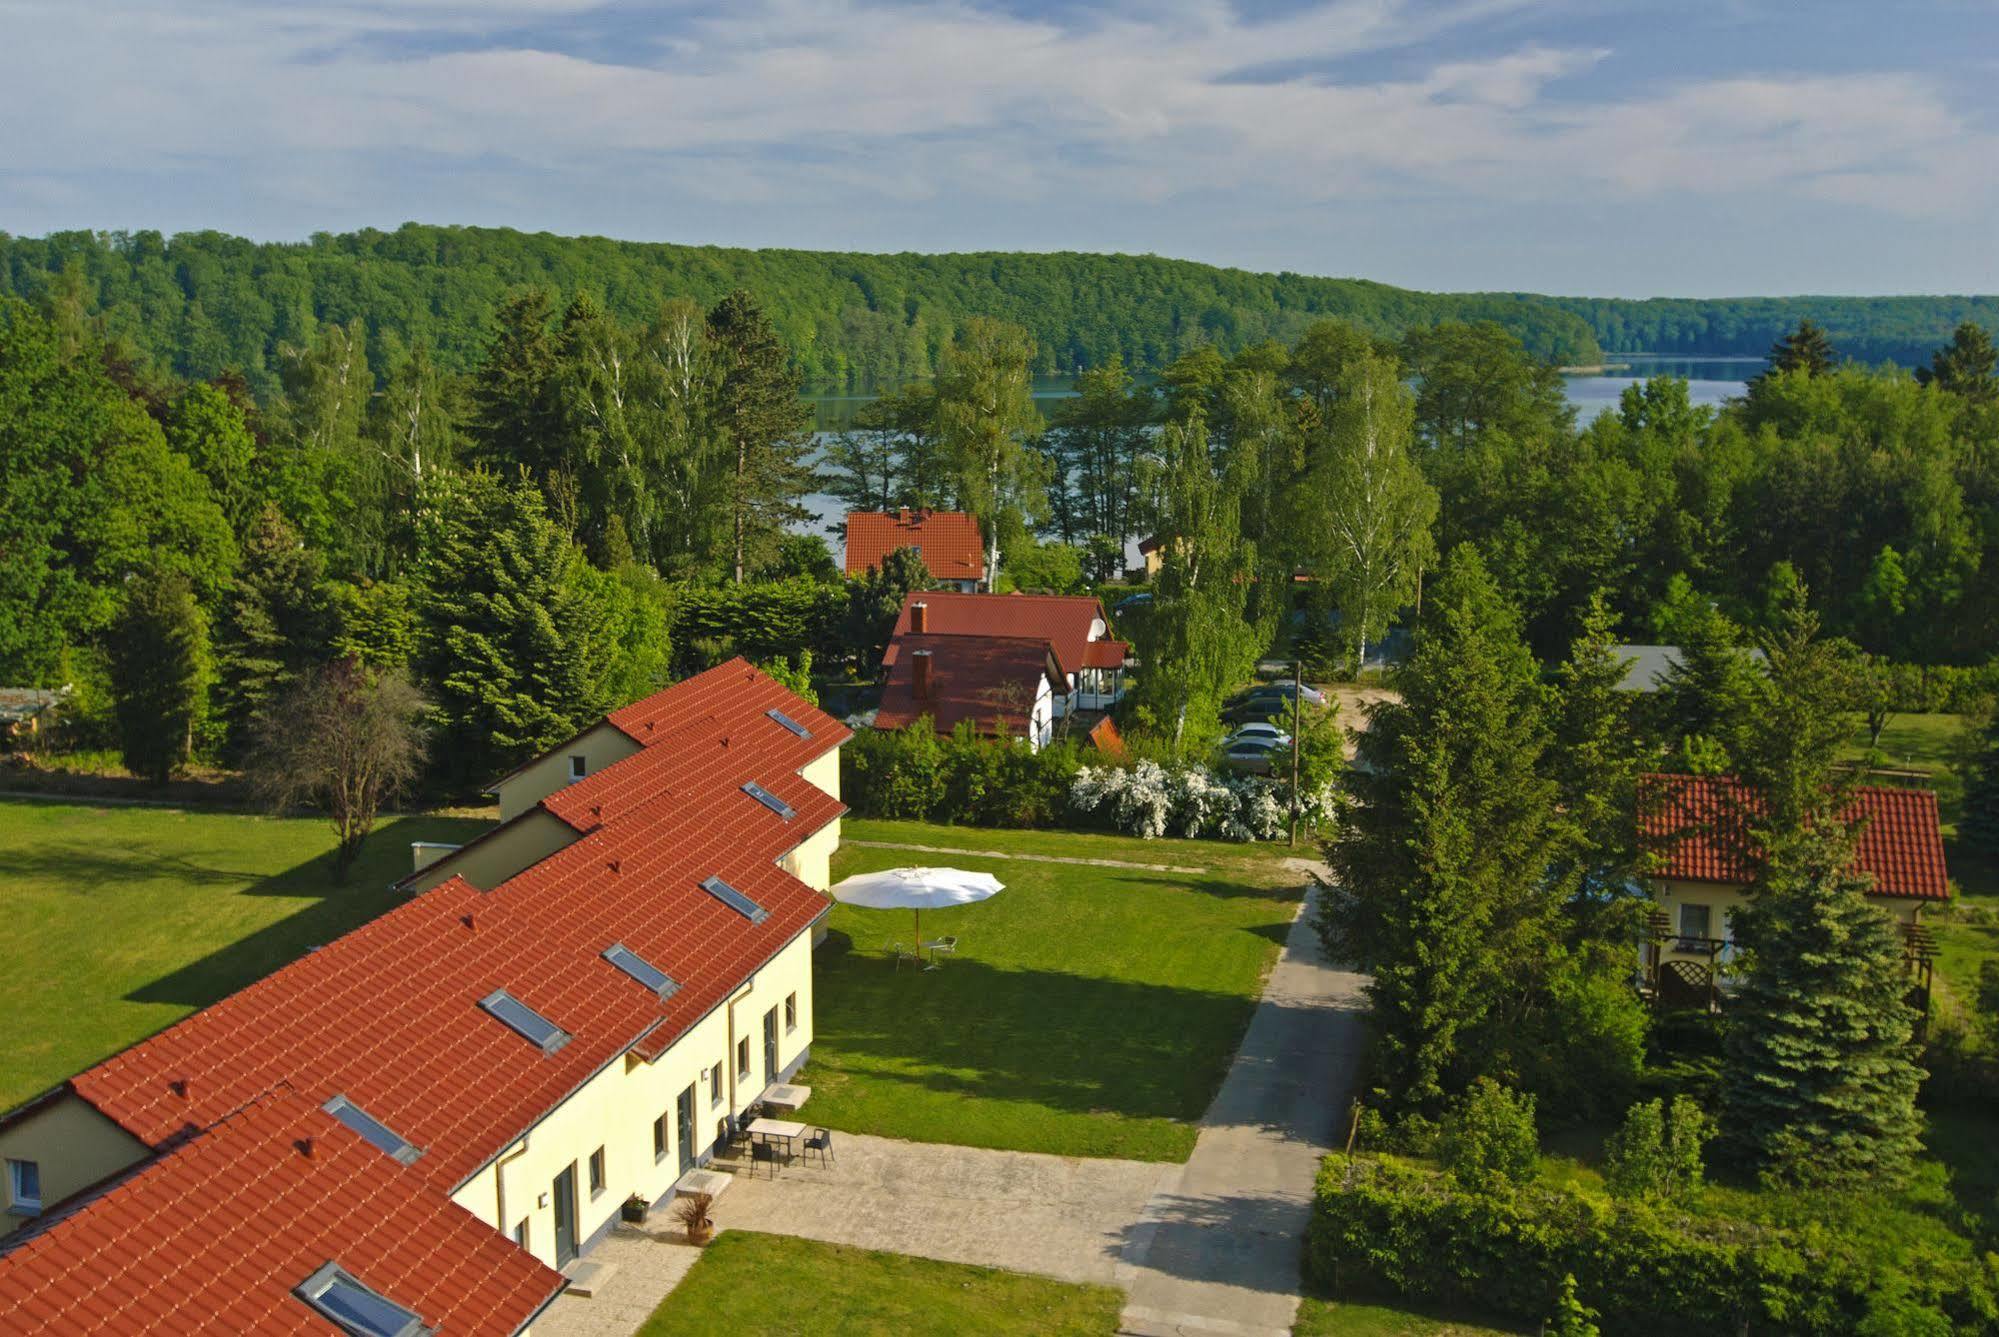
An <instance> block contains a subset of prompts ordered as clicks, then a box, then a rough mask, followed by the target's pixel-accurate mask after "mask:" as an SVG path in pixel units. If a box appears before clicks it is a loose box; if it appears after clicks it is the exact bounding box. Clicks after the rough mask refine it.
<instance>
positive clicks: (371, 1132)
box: [323, 1096, 423, 1165]
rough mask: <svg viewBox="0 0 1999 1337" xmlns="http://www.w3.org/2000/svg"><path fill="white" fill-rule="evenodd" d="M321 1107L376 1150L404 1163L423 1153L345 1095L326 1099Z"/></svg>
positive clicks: (406, 1163)
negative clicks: (365, 1139)
mask: <svg viewBox="0 0 1999 1337" xmlns="http://www.w3.org/2000/svg"><path fill="white" fill-rule="evenodd" d="M323 1108H324V1109H325V1110H326V1112H327V1113H328V1114H331V1115H332V1116H333V1117H334V1118H336V1119H338V1120H340V1122H342V1123H344V1124H346V1125H347V1126H348V1127H349V1128H352V1129H353V1130H354V1131H355V1132H357V1133H359V1134H360V1135H361V1136H362V1137H365V1138H367V1139H368V1141H369V1142H370V1143H372V1144H373V1145H374V1146H375V1148H376V1149H377V1150H380V1151H384V1152H387V1153H388V1154H389V1155H391V1156H393V1157H395V1158H396V1159H397V1160H399V1161H401V1162H402V1163H403V1164H404V1165H408V1164H409V1163H410V1162H411V1161H414V1160H415V1159H416V1158H417V1157H419V1156H421V1155H423V1152H422V1151H421V1150H420V1149H419V1148H417V1147H415V1146H413V1145H412V1144H411V1143H410V1140H409V1139H408V1138H406V1137H403V1136H401V1135H400V1134H398V1133H397V1132H396V1131H395V1130H394V1129H392V1128H390V1127H389V1126H388V1125H387V1124H385V1123H383V1122H382V1121H381V1120H379V1119H377V1118H375V1117H374V1116H373V1115H371V1114H369V1113H368V1112H367V1111H366V1110H364V1109H362V1108H361V1107H360V1106H359V1105H356V1104H355V1103H354V1102H353V1101H351V1100H349V1099H348V1098H347V1097H346V1096H335V1097H334V1098H333V1099H331V1100H329V1101H327V1102H326V1104H325V1105H324V1106H323Z"/></svg>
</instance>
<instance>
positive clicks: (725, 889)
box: [701, 877, 770, 924]
mask: <svg viewBox="0 0 1999 1337" xmlns="http://www.w3.org/2000/svg"><path fill="white" fill-rule="evenodd" d="M701 886H702V889H703V890H705V891H706V892H707V893H708V894H709V895H710V896H713V897H714V898H715V899H716V900H718V901H720V902H721V903H722V904H724V905H726V906H728V907H729V908H730V909H731V910H734V911H735V912H736V913H737V914H739V915H741V916H742V917H743V918H745V919H747V920H749V921H750V922H751V923H752V924H761V923H763V922H764V920H766V919H768V918H770V911H768V910H766V909H764V908H763V907H762V906H761V905H758V904H757V903H756V902H755V901H753V900H751V899H750V898H749V897H747V896H745V895H743V893H742V892H740V891H737V890H736V889H735V888H734V887H732V886H730V885H729V884H728V883H726V882H724V881H723V880H722V879H721V878H719V877H711V878H709V879H708V880H707V881H705V882H703V883H702V884H701Z"/></svg>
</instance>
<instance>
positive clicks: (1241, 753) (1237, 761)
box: [1222, 738, 1289, 775]
mask: <svg viewBox="0 0 1999 1337" xmlns="http://www.w3.org/2000/svg"><path fill="white" fill-rule="evenodd" d="M1288 755H1289V753H1286V752H1282V751H1280V750H1279V749H1278V748H1276V747H1274V746H1272V747H1264V746H1261V740H1258V739H1254V738H1251V739H1245V740H1243V741H1242V742H1239V743H1235V744H1232V745H1230V746H1229V747H1226V748H1224V749H1223V750H1222V764H1223V765H1225V766H1229V767H1232V768H1233V769H1235V770H1238V771H1247V772H1249V773H1250V774H1251V775H1269V774H1270V773H1271V772H1272V771H1273V770H1275V769H1276V768H1277V760H1278V758H1279V757H1281V756H1288Z"/></svg>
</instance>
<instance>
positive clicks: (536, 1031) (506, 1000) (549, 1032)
mask: <svg viewBox="0 0 1999 1337" xmlns="http://www.w3.org/2000/svg"><path fill="white" fill-rule="evenodd" d="M479 1006H480V1007H483V1008H485V1009H486V1011H487V1012H489V1013H491V1014H492V1015H493V1016H495V1017H498V1018H499V1019H500V1020H501V1021H503V1022H505V1023H506V1024H507V1025H508V1026H509V1027H511V1028H512V1029H513V1030H515V1031H517V1032H518V1033H519V1034H520V1035H521V1036H522V1037H523V1038H524V1039H526V1040H527V1041H529V1042H530V1043H532V1044H534V1045H535V1046H537V1047H538V1048H540V1050H541V1052H542V1053H544V1054H553V1053H554V1052H555V1051H556V1050H558V1049H560V1048H562V1047H563V1046H564V1045H566V1044H568V1043H569V1032H568V1031H565V1030H563V1029H562V1027H560V1026H558V1025H556V1024H555V1023H554V1022H552V1021H550V1020H549V1019H548V1018H547V1017H544V1016H543V1015H542V1014H541V1013H539V1012H537V1011H535V1010H534V1009H533V1008H531V1007H529V1006H528V1005H527V1004H526V1003H523V1002H522V1001H521V1000H520V999H518V998H516V997H514V996H513V995H512V994H510V993H508V992H507V991H506V990H505V989H495V990H493V992H491V993H489V994H487V995H486V996H485V997H484V998H481V999H480V1000H479Z"/></svg>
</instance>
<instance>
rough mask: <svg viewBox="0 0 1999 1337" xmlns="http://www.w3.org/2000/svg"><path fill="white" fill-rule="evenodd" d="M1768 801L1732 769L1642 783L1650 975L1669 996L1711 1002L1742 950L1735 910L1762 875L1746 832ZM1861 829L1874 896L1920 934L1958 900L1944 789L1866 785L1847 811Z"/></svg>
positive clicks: (1907, 929) (1863, 870) (1860, 860)
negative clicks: (1949, 859)
mask: <svg viewBox="0 0 1999 1337" xmlns="http://www.w3.org/2000/svg"><path fill="white" fill-rule="evenodd" d="M1759 810H1760V800H1759V798H1758V796H1757V795H1756V794H1755V792H1754V791H1753V790H1751V789H1750V788H1749V787H1748V786H1746V785H1744V784H1743V783H1742V782H1740V781H1739V780H1736V779H1735V778H1733V777H1730V776H1709V775H1646V776H1642V777H1640V779H1639V787H1638V815H1637V821H1638V845H1639V850H1640V853H1641V854H1642V855H1643V856H1644V859H1645V861H1646V867H1645V881H1646V882H1647V884H1648V890H1649V891H1650V892H1651V895H1652V900H1653V903H1654V906H1655V909H1654V912H1653V925H1652V931H1651V932H1650V934H1649V935H1648V939H1649V941H1648V943H1647V946H1646V948H1645V962H1644V970H1645V976H1646V978H1647V980H1648V981H1650V982H1651V983H1652V984H1653V985H1654V986H1655V987H1656V989H1657V990H1658V993H1657V996H1658V997H1659V998H1660V999H1661V1000H1662V1001H1666V1002H1671V1001H1675V1000H1681V1001H1686V1000H1693V1001H1699V1000H1701V999H1707V1000H1710V1001H1712V1000H1713V999H1714V998H1715V996H1716V994H1715V990H1716V989H1717V988H1718V986H1719V982H1720V979H1719V977H1720V975H1721V974H1722V973H1723V972H1724V971H1725V969H1726V967H1727V965H1728V963H1729V962H1730V961H1731V960H1732V959H1733V958H1734V956H1735V950H1736V947H1735V930H1734V925H1733V922H1732V920H1733V916H1734V913H1735V911H1736V910H1738V909H1739V908H1741V907H1742V906H1743V905H1744V904H1746V903H1747V902H1748V899H1749V894H1750V893H1749V888H1750V884H1751V883H1753V882H1754V881H1755V879H1756V868H1755V851H1754V849H1753V845H1752V842H1751V841H1750V840H1749V839H1748V837H1747V828H1748V827H1749V826H1751V825H1753V824H1754V821H1755V818H1756V814H1757V812H1758V811H1759ZM1846 820H1847V821H1848V822H1849V823H1850V824H1855V825H1857V826H1858V834H1857V837H1856V842H1855V847H1854V854H1853V871H1854V872H1855V873H1858V874H1861V875H1863V876H1865V877H1866V878H1867V879H1868V880H1869V881H1870V883H1871V884H1872V885H1871V887H1870V889H1869V891H1868V893H1867V899H1868V901H1869V902H1870V903H1871V904H1874V905H1877V906H1879V907H1880V908H1881V909H1882V910H1884V911H1886V912H1887V913H1888V914H1889V915H1891V916H1893V917H1894V919H1895V920H1896V921H1897V922H1898V923H1900V924H1902V925H1903V926H1904V933H1905V935H1907V936H1909V937H1910V938H1911V939H1912V941H1913V940H1916V939H1918V938H1919V937H1920V924H1921V920H1922V912H1923V910H1924V909H1925V908H1926V907H1928V906H1940V905H1943V904H1945V903H1947V902H1948V901H1949V899H1950V874H1949V871H1948V869H1947V868H1946V867H1945V865H1944V849H1943V833H1942V830H1941V829H1940V827H1939V825H1938V819H1937V799H1936V795H1935V794H1934V793H1932V792H1931V791H1930V790H1928V789H1917V788H1899V787H1891V786H1884V785H1860V786H1858V787H1856V788H1855V790H1854V792H1853V801H1852V807H1851V808H1850V809H1849V810H1848V812H1847V814H1846Z"/></svg>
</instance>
